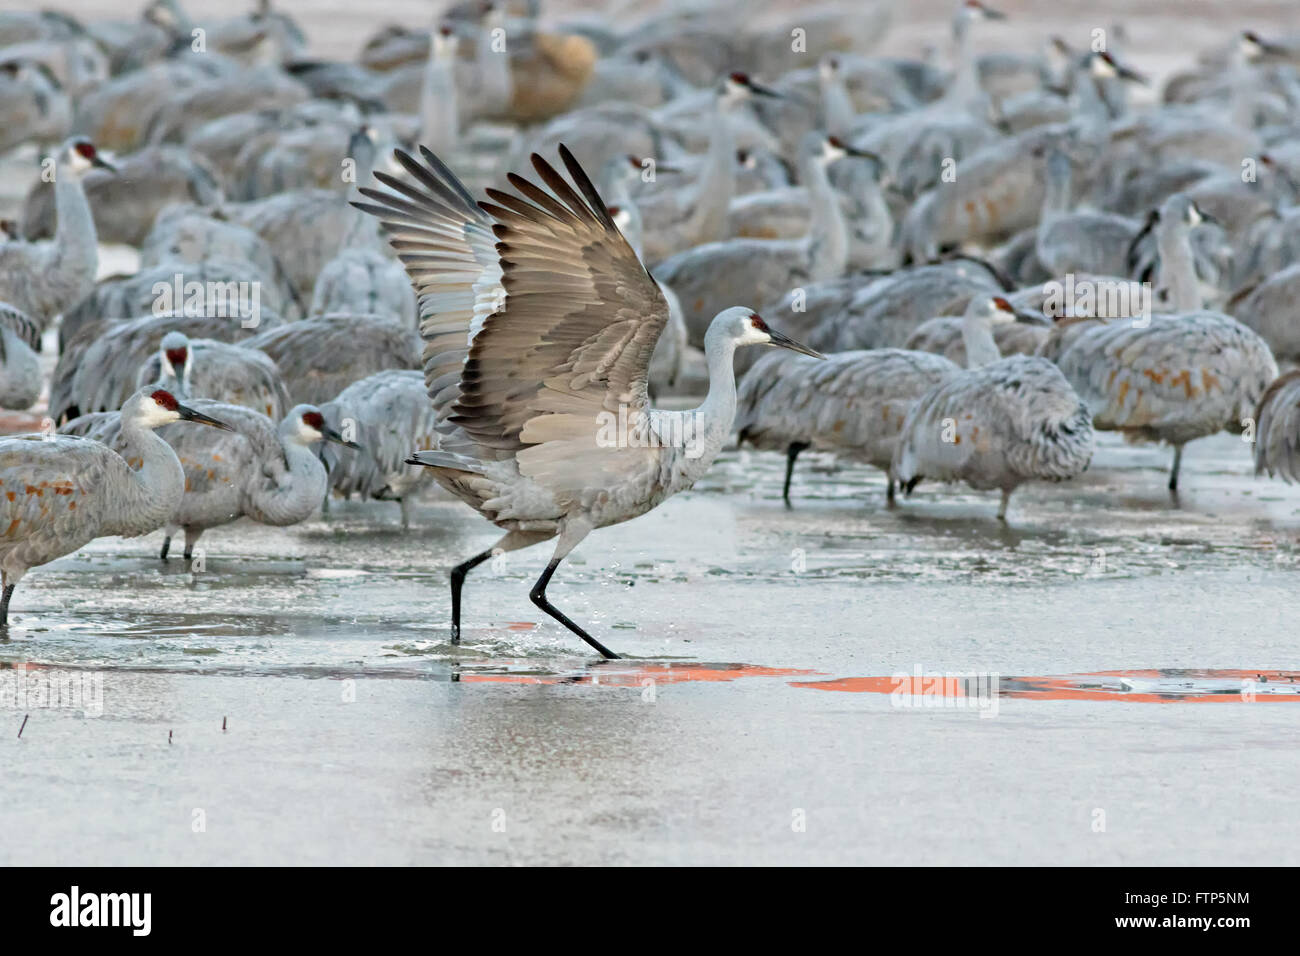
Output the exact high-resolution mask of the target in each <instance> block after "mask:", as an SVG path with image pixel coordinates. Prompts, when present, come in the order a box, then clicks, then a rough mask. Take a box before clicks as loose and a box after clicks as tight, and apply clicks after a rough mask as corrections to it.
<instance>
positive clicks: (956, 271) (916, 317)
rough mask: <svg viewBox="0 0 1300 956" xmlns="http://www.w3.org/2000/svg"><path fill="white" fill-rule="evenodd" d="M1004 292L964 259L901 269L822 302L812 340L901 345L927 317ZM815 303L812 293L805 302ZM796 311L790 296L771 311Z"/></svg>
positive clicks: (824, 345)
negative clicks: (833, 302)
mask: <svg viewBox="0 0 1300 956" xmlns="http://www.w3.org/2000/svg"><path fill="white" fill-rule="evenodd" d="M805 291H807V290H805ZM1001 291H1004V290H1003V289H1002V288H1001V285H1000V284H999V282H998V280H997V278H996V277H995V276H994V275H993V273H991V272H990V271H989V270H988V269H985V268H983V267H981V266H980V265H979V264H977V263H975V262H967V261H964V260H961V261H954V262H947V263H943V264H939V265H929V266H920V267H918V268H913V269H904V270H900V271H898V272H895V273H892V274H891V275H888V276H885V277H883V278H880V279H877V280H876V281H875V282H871V283H869V284H867V285H865V286H864V285H862V284H861V283H860V282H849V283H846V284H845V286H844V287H843V295H842V296H841V297H840V301H839V303H838V307H832V306H830V305H829V304H824V305H823V309H822V314H821V317H820V318H819V319H817V320H816V321H817V324H816V327H815V328H814V329H813V330H812V331H811V332H810V333H809V341H810V342H812V344H813V347H814V348H818V349H821V350H822V351H825V352H848V351H852V350H854V349H883V348H900V347H902V345H903V344H904V343H905V342H906V341H907V340H908V337H909V336H911V334H912V333H913V332H915V331H916V327H917V326H918V325H920V324H921V323H922V322H924V321H926V320H927V319H931V318H933V317H934V316H936V315H955V314H960V313H961V311H962V309H964V308H965V307H966V304H967V303H968V302H969V301H970V299H971V296H973V295H976V294H979V293H985V294H988V295H994V294H996V293H998V292H1001ZM811 301H812V299H811V294H809V296H808V298H807V300H806V301H805V302H804V303H803V304H804V305H805V306H807V305H808V304H809V303H810V302H811ZM765 308H766V307H765ZM793 309H794V298H793V297H792V296H786V298H785V299H783V300H782V303H781V305H780V306H779V307H778V308H777V309H776V310H770V309H769V310H768V311H770V312H772V314H773V315H780V316H781V317H782V319H784V318H785V316H786V315H787V314H788V312H789V311H791V310H793ZM807 311H808V312H809V313H810V314H811V313H812V309H811V308H809V309H808V310H807Z"/></svg>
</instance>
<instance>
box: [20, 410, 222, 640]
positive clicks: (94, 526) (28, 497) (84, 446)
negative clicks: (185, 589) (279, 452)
mask: <svg viewBox="0 0 1300 956" xmlns="http://www.w3.org/2000/svg"><path fill="white" fill-rule="evenodd" d="M175 421H191V422H200V423H203V424H206V425H214V426H216V427H217V428H223V429H228V428H229V427H230V426H228V425H226V424H225V423H223V422H221V421H219V420H217V419H214V418H211V417H210V416H208V415H206V414H204V413H203V412H200V411H196V410H195V409H192V408H189V407H187V406H185V405H182V404H181V403H180V402H178V401H177V400H176V399H175V397H174V396H172V395H171V394H170V393H168V392H167V391H165V390H163V389H142V390H141V391H139V392H137V393H136V394H135V395H133V396H131V398H130V399H129V400H128V401H127V402H126V404H125V405H123V406H122V411H121V428H120V434H119V443H120V447H121V449H122V453H121V454H119V453H118V452H116V451H113V450H112V449H110V448H109V447H108V446H107V445H104V444H102V443H100V442H96V441H89V440H86V439H84V438H75V437H69V436H63V435H20V436H17V437H14V438H5V439H0V489H3V490H4V493H3V495H0V520H3V522H4V524H5V529H6V530H5V532H4V534H3V536H0V573H3V586H4V591H3V595H2V596H0V627H7V626H8V622H9V599H10V598H11V597H13V592H14V588H15V587H16V586H17V584H18V582H19V581H21V580H22V578H23V575H25V574H26V573H27V572H28V571H29V570H30V569H31V568H34V567H36V566H37V565H40V564H46V563H47V562H50V561H53V560H54V559H55V558H58V557H62V556H63V555H65V554H71V553H72V552H73V551H76V550H77V549H78V548H80V547H82V546H83V545H85V544H87V543H89V542H90V541H92V540H93V539H95V538H99V537H103V536H106V535H122V536H123V537H134V536H136V535H142V534H148V533H149V532H150V531H153V530H154V529H155V528H159V527H161V526H162V524H163V522H165V521H167V520H168V519H169V518H170V517H171V515H172V513H173V512H174V511H175V509H176V506H177V505H178V504H179V503H180V499H181V495H182V493H183V491H184V488H185V476H184V474H183V473H182V471H181V464H180V462H179V461H178V460H177V458H176V453H175V452H174V451H172V450H171V447H170V446H169V445H168V444H167V443H166V442H165V441H163V440H162V439H161V438H159V437H158V436H157V435H155V434H154V433H153V430H154V429H155V428H158V427H160V426H162V425H166V424H167V423H168V422H175ZM137 463H138V465H137ZM133 465H137V466H136V467H133Z"/></svg>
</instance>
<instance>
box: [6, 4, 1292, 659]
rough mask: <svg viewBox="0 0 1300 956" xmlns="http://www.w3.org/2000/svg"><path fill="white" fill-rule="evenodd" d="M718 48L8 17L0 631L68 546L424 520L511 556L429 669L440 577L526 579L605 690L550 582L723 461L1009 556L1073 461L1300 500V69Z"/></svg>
mask: <svg viewBox="0 0 1300 956" xmlns="http://www.w3.org/2000/svg"><path fill="white" fill-rule="evenodd" d="M744 12H745V11H744V7H743V5H734V4H726V3H720V4H715V5H708V4H701V5H698V6H697V7H695V8H692V9H689V10H678V11H671V12H669V11H665V12H659V13H648V14H643V15H642V16H641V17H640V18H639V21H638V22H636V23H633V22H631V18H627V19H628V21H629V22H627V23H623V22H615V21H614V20H607V19H602V18H600V17H595V16H592V17H585V18H577V19H572V20H570V21H567V22H566V21H557V22H555V23H548V24H543V22H542V20H541V18H540V11H539V10H538V4H537V3H536V2H535V0H522V2H521V0H510V2H483V0H467V2H462V3H458V4H455V5H453V6H451V7H449V8H448V9H446V10H445V11H443V12H442V13H441V14H440V15H439V16H438V17H437V18H435V20H434V21H433V22H432V23H424V24H419V25H410V26H389V27H384V28H383V29H381V30H379V31H378V32H376V33H375V34H374V35H372V36H371V37H369V38H368V39H367V40H366V41H365V43H364V45H363V47H362V51H361V53H360V55H359V57H358V58H357V60H356V61H354V62H335V61H327V60H322V59H319V58H312V57H311V56H310V55H309V54H308V48H307V42H306V37H305V35H304V33H303V31H302V30H301V29H300V28H299V26H298V25H297V23H296V22H295V21H294V19H293V18H292V17H291V16H290V15H289V14H288V13H286V12H285V11H282V10H279V9H273V8H272V7H271V6H270V4H269V3H267V2H265V0H263V2H261V3H260V4H259V5H258V6H257V8H256V9H254V10H253V11H252V12H250V13H248V14H244V15H238V16H233V17H229V18H226V19H223V20H216V21H212V22H196V21H195V20H194V19H192V18H191V17H190V16H189V15H188V13H187V12H186V11H185V9H184V7H183V5H182V3H181V2H180V0H154V2H152V3H150V4H149V5H148V6H147V7H146V8H145V10H144V11H143V14H142V16H141V17H140V18H139V19H138V20H135V21H131V20H123V21H117V22H81V21H79V20H77V19H75V18H74V17H71V16H67V15H63V14H55V13H48V12H46V13H5V14H0V152H14V151H16V152H15V155H28V156H31V157H32V158H33V161H34V162H35V163H39V164H40V172H41V174H40V175H39V176H33V179H34V180H35V184H34V185H33V186H32V188H31V190H30V191H29V193H28V195H27V196H26V199H25V201H24V202H23V204H22V209H21V216H20V217H19V218H18V219H16V220H5V221H4V222H3V224H2V225H3V235H2V236H0V240H2V241H0V405H3V406H4V407H7V408H14V409H28V408H30V407H32V406H33V405H35V404H36V403H37V402H38V400H39V398H40V396H41V394H42V391H43V388H44V387H45V386H47V385H48V393H47V394H48V399H47V401H48V416H49V418H50V420H52V421H53V422H54V423H55V424H56V425H57V434H55V433H43V434H38V435H21V436H15V437H11V438H5V439H2V440H0V526H3V527H4V531H3V534H2V535H0V572H3V587H4V590H3V603H0V624H3V623H4V622H6V621H7V612H8V606H9V599H10V596H11V594H12V593H13V589H14V586H15V585H16V584H17V583H18V581H19V580H20V579H21V578H22V576H23V575H24V574H25V573H26V572H27V571H28V570H29V569H30V568H32V567H35V566H37V565H40V564H43V563H46V562H48V561H50V560H53V559H54V558H56V557H59V556H61V555H65V554H69V553H71V552H73V551H75V550H77V549H78V548H80V547H82V546H83V545H85V544H86V543H87V542H88V541H90V540H92V539H93V538H95V537H98V536H103V535H137V534H143V533H147V532H149V531H152V530H157V529H164V530H165V535H166V537H165V540H164V543H163V546H162V558H163V559H166V558H167V555H168V551H169V547H170V543H171V539H172V537H173V536H174V535H176V534H178V533H180V532H181V531H183V532H184V535H185V546H184V550H185V557H186V558H189V557H191V555H192V552H193V549H194V547H195V543H196V541H197V540H198V539H199V536H200V535H201V534H202V532H203V531H204V530H206V529H208V528H212V527H216V526H219V525H222V524H226V523H228V522H231V521H234V520H236V519H238V518H241V517H248V518H250V519H252V520H254V521H258V522H261V523H263V524H268V525H288V524H293V523H296V522H299V521H302V520H305V519H306V518H308V517H310V516H311V515H312V514H314V513H315V512H316V511H317V509H319V508H321V507H322V505H326V506H327V505H328V499H329V497H330V496H331V495H332V494H341V495H345V496H351V495H353V494H356V495H360V496H362V497H365V498H374V499H386V500H393V501H397V502H399V503H400V506H401V515H402V525H403V527H404V528H406V527H408V526H409V521H410V512H409V502H410V499H411V497H412V496H414V495H415V494H417V493H419V492H420V491H421V490H422V489H424V488H427V487H428V486H430V485H432V484H435V483H436V484H437V485H438V486H440V487H441V488H442V489H444V490H445V491H446V492H449V493H450V494H451V495H454V496H455V497H457V498H459V499H460V500H462V501H464V502H465V503H467V504H468V505H470V506H471V507H472V508H474V509H475V510H476V511H478V512H479V513H480V514H482V515H483V516H484V517H486V518H488V519H489V520H490V521H492V522H493V523H495V524H496V525H497V526H498V527H499V528H501V529H502V531H503V533H504V534H503V537H502V538H501V539H500V540H499V541H498V542H497V543H496V545H495V546H494V547H493V548H492V549H489V550H487V551H484V552H482V553H479V554H477V555H474V556H472V557H470V558H468V559H467V560H465V561H463V562H462V563H460V564H458V565H456V566H455V567H454V569H453V570H452V572H451V614H450V617H451V640H452V642H453V643H455V642H458V641H459V637H460V617H461V596H462V589H463V585H464V583H465V580H466V578H467V575H468V574H469V572H470V571H471V570H472V569H473V568H474V567H475V566H477V565H479V564H481V563H482V562H484V561H485V560H487V559H488V558H489V557H490V556H491V555H492V554H493V553H499V552H503V551H511V550H515V549H519V548H524V547H527V546H530V545H533V544H539V543H543V542H551V543H552V545H553V552H552V558H551V560H550V562H549V564H548V565H547V567H546V569H545V571H544V572H543V573H542V575H541V577H540V578H539V579H538V580H537V582H536V584H535V586H534V587H533V589H532V591H531V593H530V596H531V598H532V600H533V601H534V603H535V604H537V606H538V607H540V608H542V609H543V610H545V611H546V613H548V614H549V615H551V616H552V617H554V618H555V619H556V620H558V621H559V622H561V623H562V624H563V625H564V626H566V627H567V628H569V629H570V630H571V631H573V632H574V633H575V634H577V635H578V636H580V637H581V638H582V639H583V640H585V641H586V642H587V643H588V644H590V645H591V646H592V647H593V648H595V649H596V650H597V651H599V652H600V653H601V654H603V655H605V656H607V657H609V656H615V655H614V654H613V652H612V651H610V650H609V649H608V648H606V647H605V646H604V645H603V644H601V643H600V642H599V641H598V640H597V639H596V638H595V637H593V636H592V635H591V634H589V633H588V632H587V631H585V630H584V629H583V628H582V627H581V626H580V625H579V624H577V623H576V622H574V621H573V620H571V619H570V618H569V617H567V616H566V615H565V614H564V613H563V612H562V611H560V610H559V609H557V608H556V607H555V606H554V605H553V604H552V603H551V602H550V600H549V599H548V598H547V593H546V592H547V586H548V584H549V582H550V581H551V579H552V576H553V575H554V574H555V572H556V569H557V568H558V566H559V565H560V563H561V562H562V561H563V560H564V558H565V557H566V556H567V555H568V554H569V553H570V552H571V551H572V550H573V549H574V548H575V547H576V546H577V545H578V544H579V543H580V542H581V541H582V540H583V539H584V538H585V537H586V536H587V535H588V534H590V533H591V532H592V531H593V530H595V529H597V528H601V527H605V526H608V525H611V524H615V523H618V522H622V521H626V520H628V519H629V518H633V517H637V516H639V515H641V514H644V513H645V512H647V511H649V510H650V509H652V508H654V507H655V506H656V505H658V504H659V503H661V502H662V501H663V500H665V499H666V498H668V497H669V496H671V495H672V494H674V493H676V492H678V491H681V490H683V489H686V488H689V487H690V486H691V485H692V484H693V483H694V482H695V481H696V480H698V479H699V477H700V476H701V475H702V474H704V472H705V471H706V470H707V469H708V468H709V466H710V464H711V463H712V461H713V460H714V458H715V457H716V455H717V454H718V453H719V451H720V450H721V449H722V448H724V447H725V446H727V445H728V444H729V443H731V442H732V441H733V440H738V441H739V442H740V443H741V444H742V445H743V444H746V443H748V444H752V445H754V446H755V447H757V448H759V449H764V450H770V451H773V452H777V453H781V454H784V455H785V457H786V462H787V468H786V475H785V483H784V491H783V494H784V496H785V499H786V501H787V503H788V502H789V501H790V492H791V482H792V475H793V472H794V467H795V462H796V459H797V458H798V456H799V454H800V453H801V452H802V451H804V450H805V449H809V448H811V449H815V450H821V451H830V452H834V453H836V454H838V455H842V456H844V457H847V458H852V459H856V460H860V461H863V462H867V463H870V464H871V465H873V466H875V467H877V468H879V469H881V470H882V471H884V472H885V474H886V481H887V484H886V487H887V497H888V502H889V504H890V506H891V507H892V506H895V504H896V503H895V498H896V493H897V491H898V490H901V491H903V492H904V493H906V494H911V493H912V491H913V489H915V488H916V486H917V485H918V484H919V483H921V482H922V481H932V482H964V483H966V484H968V485H969V486H971V487H972V488H975V489H978V490H990V491H992V490H996V491H999V492H1000V493H1001V503H1000V507H999V509H998V517H999V518H1000V519H1003V520H1005V519H1006V517H1007V509H1008V503H1009V500H1010V498H1011V495H1012V493H1013V491H1014V490H1015V489H1016V488H1017V487H1019V486H1020V485H1022V484H1023V483H1025V482H1028V481H1036V480H1041V481H1065V480H1069V479H1071V478H1074V477H1076V476H1078V475H1079V474H1080V473H1081V472H1083V471H1084V470H1085V469H1086V468H1087V467H1088V466H1089V464H1090V462H1091V460H1092V457H1093V452H1094V446H1095V441H1096V436H1095V432H1097V431H1118V432H1120V433H1122V434H1123V435H1124V436H1125V437H1126V438H1128V439H1132V440H1137V441H1154V442H1163V443H1166V444H1168V445H1169V446H1171V447H1172V449H1173V461H1172V467H1171V469H1170V475H1169V488H1170V490H1171V491H1174V492H1176V490H1177V487H1178V477H1179V465H1180V462H1181V458H1182V450H1183V448H1184V446H1185V445H1186V444H1187V443H1188V442H1191V441H1194V440H1196V439H1198V438H1201V437H1204V436H1207V435H1211V434H1214V433H1216V432H1219V431H1223V430H1230V431H1244V432H1246V433H1248V434H1247V437H1248V438H1249V439H1251V442H1250V443H1249V444H1244V445H1243V447H1245V448H1250V449H1252V450H1253V454H1254V456H1255V467H1256V472H1257V473H1259V474H1268V475H1270V476H1273V475H1278V476H1281V477H1282V478H1284V479H1286V480H1288V481H1290V480H1300V378H1298V377H1297V375H1298V374H1300V373H1298V372H1296V371H1288V372H1284V373H1282V374H1279V362H1281V363H1282V364H1283V366H1286V365H1287V364H1288V363H1294V362H1296V361H1300V310H1298V308H1297V306H1296V304H1295V303H1296V301H1297V294H1300V185H1298V183H1300V126H1297V125H1296V124H1295V122H1294V119H1293V117H1294V115H1296V112H1297V107H1300V52H1297V50H1300V44H1298V43H1295V42H1292V41H1290V40H1288V39H1286V38H1268V37H1265V36H1263V35H1262V34H1261V33H1258V32H1255V31H1246V32H1243V33H1242V34H1240V35H1239V36H1238V37H1237V38H1236V39H1235V41H1234V42H1233V43H1232V44H1230V45H1229V46H1227V47H1225V48H1223V49H1218V50H1211V51H1208V52H1206V53H1205V54H1203V55H1202V56H1201V57H1200V58H1199V59H1198V60H1197V61H1196V62H1195V63H1194V64H1193V65H1191V66H1190V67H1189V68H1188V69H1187V70H1186V71H1185V72H1182V73H1179V74H1176V75H1174V76H1172V77H1170V78H1169V79H1168V80H1167V82H1165V84H1164V87H1163V90H1162V91H1161V95H1160V97H1159V98H1158V100H1157V102H1156V103H1155V104H1154V105H1148V106H1145V107H1142V108H1137V107H1135V106H1133V105H1131V104H1130V102H1129V97H1130V92H1131V90H1130V88H1131V87H1133V86H1135V85H1139V84H1146V83H1147V82H1148V81H1147V80H1146V79H1145V77H1143V76H1142V74H1141V73H1140V72H1139V70H1138V69H1137V68H1136V67H1137V66H1138V65H1139V64H1136V63H1133V62H1130V58H1131V57H1134V56H1135V54H1134V53H1133V51H1132V50H1131V49H1130V47H1129V45H1128V44H1127V38H1126V37H1125V35H1124V33H1123V31H1122V30H1121V29H1120V28H1113V29H1111V30H1110V31H1093V32H1092V33H1091V34H1090V35H1089V36H1086V37H1078V38H1063V37H1053V38H1050V40H1049V42H1047V43H1046V44H1045V49H1044V50H1043V51H1036V50H1033V49H1015V50H1011V49H1008V50H1000V51H996V52H985V53H983V54H979V53H977V42H976V40H977V38H978V34H979V30H980V27H979V24H980V23H981V22H983V21H986V20H992V19H1001V18H1002V15H1001V14H1000V13H998V12H997V11H994V10H992V9H990V8H989V7H987V6H985V5H984V4H983V3H982V2H980V0H964V2H960V3H958V4H956V9H955V11H954V18H953V21H952V34H951V40H952V44H951V54H949V56H950V59H948V60H946V61H945V60H944V59H943V55H939V54H936V55H935V56H933V57H931V58H929V59H924V60H917V59H906V58H900V57H893V56H884V55H880V54H875V53H872V52H871V50H872V48H873V46H874V45H875V44H877V43H878V42H879V40H880V38H881V37H882V36H884V35H886V33H887V30H888V26H889V21H890V16H891V13H892V12H894V11H891V4H890V3H889V2H888V0H878V2H873V3H867V4H833V3H832V4H825V5H818V6H814V7H812V8H809V9H807V10H800V11H798V13H796V14H791V15H790V16H789V17H788V18H787V19H789V22H788V23H772V22H769V23H764V24H763V25H762V26H759V25H757V24H756V22H751V20H750V18H748V17H746V16H745V15H744ZM896 12H902V11H896ZM1098 32H1100V33H1101V34H1102V36H1101V40H1100V42H1099V40H1098ZM792 37H794V38H796V39H795V40H794V42H792V41H791V38H792ZM1076 42H1077V43H1078V44H1079V45H1078V46H1076V45H1075V43H1076ZM24 151H26V152H24ZM555 157H558V161H559V162H558V167H557V165H555V164H554V158H555ZM528 170H531V172H530V173H528V174H527V175H525V171H528ZM506 186H508V187H510V188H509V189H508V190H507V189H506V188H505V187H506ZM101 243H112V244H121V245H127V246H131V247H133V248H134V249H135V250H136V252H137V254H138V259H139V266H138V269H136V270H135V271H133V272H130V273H128V274H121V275H109V276H106V277H104V276H101V275H100V274H99V273H100V269H99V255H100V248H101ZM173 290H174V294H173ZM1062 290H1068V293H1069V294H1067V295H1064V296H1063V295H1062V294H1061V292H1062ZM769 323H771V324H769ZM56 328H57V331H58V336H57V338H58V350H59V354H58V360H57V365H56V366H55V368H54V372H53V376H52V379H51V380H50V381H48V383H47V382H46V381H45V379H44V376H43V375H42V372H41V363H40V356H39V354H38V353H39V350H40V347H41V342H42V334H43V333H44V332H45V331H46V330H52V329H56ZM778 329H780V330H781V331H778ZM787 333H788V334H787ZM791 335H793V336H794V337H793V338H792V337H790V336H791ZM50 340H51V338H47V339H46V341H47V342H48V341H50ZM800 342H806V343H807V344H806V345H803V344H800ZM748 345H774V346H778V347H780V348H778V349H777V350H774V351H771V352H759V351H758V350H744V349H742V347H743V346H748ZM738 372H739V373H740V376H741V377H740V380H739V384H738V383H737V373H738ZM704 373H707V382H705V381H703V380H702V375H703V374H704ZM696 386H698V388H696ZM692 392H695V393H696V394H697V396H698V395H699V394H702V395H703V399H702V401H700V402H699V403H698V405H696V406H694V407H689V408H684V409H681V408H679V409H676V410H668V409H665V408H660V407H656V405H655V400H656V399H657V397H658V396H660V395H666V394H669V393H675V395H676V396H677V397H678V398H683V397H687V396H689V395H691V394H692ZM678 404H680V403H678ZM611 421H612V422H615V423H617V429H618V431H619V434H617V435H616V436H615V437H614V439H613V440H610V436H609V434H608V432H607V430H606V426H607V425H608V423H609V422H611ZM194 422H199V423H205V424H208V425H211V426H216V427H217V428H218V429H220V431H212V430H210V429H200V428H195V427H194V426H193V424H192V423H194Z"/></svg>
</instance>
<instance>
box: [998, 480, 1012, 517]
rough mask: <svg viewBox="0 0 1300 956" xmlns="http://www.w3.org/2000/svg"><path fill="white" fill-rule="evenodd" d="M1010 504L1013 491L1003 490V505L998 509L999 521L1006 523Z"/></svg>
mask: <svg viewBox="0 0 1300 956" xmlns="http://www.w3.org/2000/svg"><path fill="white" fill-rule="evenodd" d="M1010 503H1011V489H1010V488H1003V489H1002V504H1001V505H1000V506H999V507H998V520H999V521H1006V520H1007V505H1009V504H1010Z"/></svg>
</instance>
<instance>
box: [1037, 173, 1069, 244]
mask: <svg viewBox="0 0 1300 956" xmlns="http://www.w3.org/2000/svg"><path fill="white" fill-rule="evenodd" d="M1069 211H1070V174H1069V172H1068V171H1066V170H1061V171H1057V170H1055V169H1054V168H1053V164H1052V163H1051V161H1050V160H1049V161H1048V164H1047V188H1046V189H1044V190H1043V212H1042V215H1041V216H1040V217H1039V220H1038V223H1039V227H1040V228H1041V227H1042V226H1045V225H1047V224H1048V223H1050V222H1052V221H1053V220H1054V219H1059V218H1060V217H1061V216H1063V215H1065V214H1066V213H1067V212H1069Z"/></svg>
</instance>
